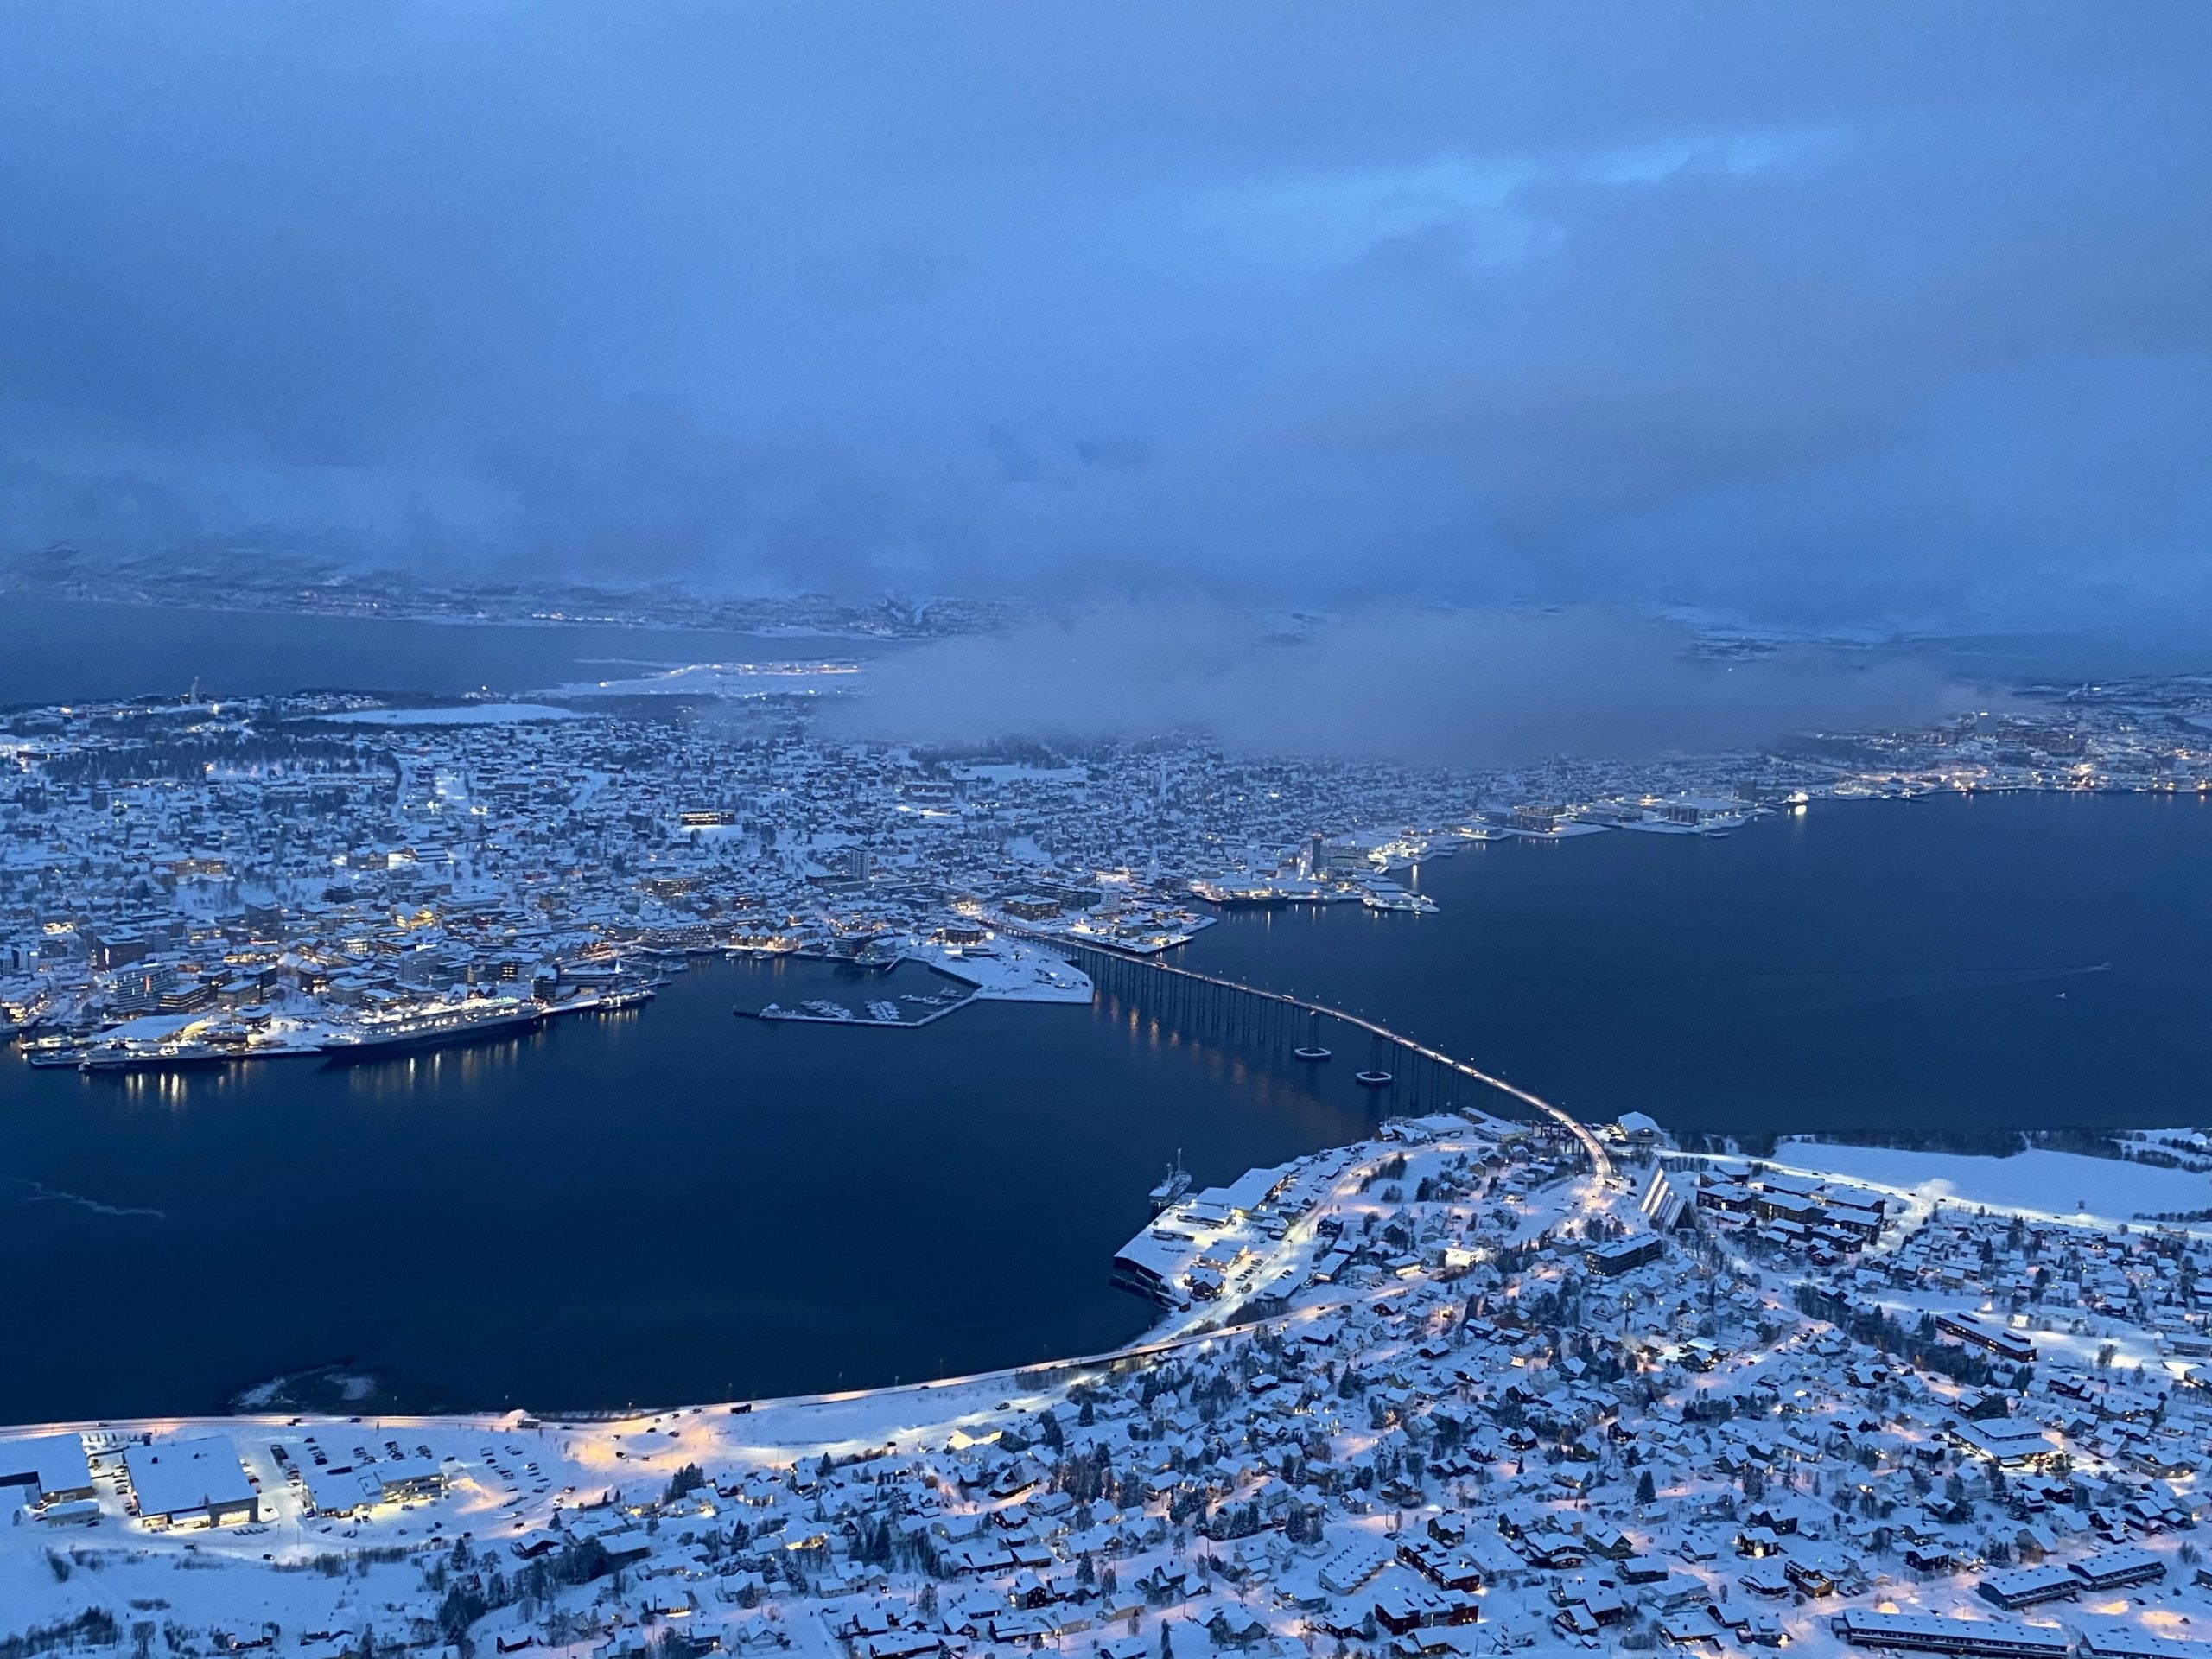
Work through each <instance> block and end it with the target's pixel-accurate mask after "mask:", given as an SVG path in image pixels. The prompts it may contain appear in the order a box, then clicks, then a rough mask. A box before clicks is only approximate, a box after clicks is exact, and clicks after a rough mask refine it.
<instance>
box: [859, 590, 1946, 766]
mask: <svg viewBox="0 0 2212 1659" xmlns="http://www.w3.org/2000/svg"><path fill="white" fill-rule="evenodd" d="M1690 643H1691V641H1690V638H1689V635H1688V633H1687V632H1686V631H1684V630H1682V629H1681V628H1679V627H1677V626H1672V625H1669V624H1665V623H1661V622H1654V621H1649V620H1643V619H1638V618H1634V617H1630V616H1624V615H1621V614H1618V613H1611V612H1604V611H1568V612H1554V613H1535V614H1530V613H1519V612H1509V611H1454V612H1434V611H1426V612H1424V611H1411V610H1393V609H1384V608H1380V607H1377V608H1373V609H1368V610H1363V611H1360V612H1357V613H1352V614H1350V615H1347V616H1344V617H1341V618H1338V619H1335V620H1330V621H1326V622H1323V623H1319V624H1316V625H1313V626H1308V627H1305V628H1302V629H1300V630H1299V631H1296V632H1286V631H1285V630H1283V629H1282V628H1281V627H1280V626H1269V625H1268V624H1267V623H1265V622H1264V621H1262V620H1260V619H1257V618H1255V617H1253V616H1251V615H1249V614H1247V613H1238V612H1234V611H1230V610H1225V609H1221V608H1217V607H1206V606H1203V605H1166V604H1162V605H1156V606H1122V607H1111V608H1106V609H1100V610H1094V611H1090V612H1087V613H1084V614H1082V615H1081V616H1078V617H1076V618H1073V619H1071V620H1065V621H1058V622H1052V623H1047V624H1040V625H1039V626H1033V627H1030V628H1026V629H1022V630H1019V631H1016V632H1011V633H1007V634H1001V635H996V636H991V637H988V638H976V639H949V640H944V641H942V642H939V643H937V644H933V645H925V646H922V647H919V648H918V649H916V650H913V651H911V652H898V653H894V654H892V655H889V656H887V657H884V658H878V659H876V660H874V661H873V662H871V664H869V669H868V694H867V696H864V697H861V698H857V699H855V701H854V702H851V703H850V704H849V705H847V706H845V707H844V708H843V709H842V710H840V712H839V714H838V715H837V719H838V720H839V721H841V722H842V725H843V727H844V728H845V729H847V730H849V731H850V732H851V733H852V734H854V735H856V736H869V737H877V738H887V739H892V740H896V741H914V742H941V743H972V742H976V741H988V740H991V739H995V738H1001V737H1025V738H1040V739H1045V740H1048V741H1049V740H1058V741H1084V740H1091V739H1098V738H1106V737H1128V736H1141V735H1147V734H1157V733H1166V732H1198V733H1203V734H1206V735H1209V736H1211V737H1212V738H1214V739H1216V740H1217V741H1220V742H1222V743H1223V744H1224V746H1226V747H1230V748H1231V749H1235V750H1239V751H1254V752H1264V753H1307V754H1315V755H1326V756H1332V757H1338V758H1347V759H1356V758H1371V759H1388V760H1401V761H1411V762H1416V763H1425V764H1433V765H1447V766H1510V765H1514V764H1517V763H1520V762H1522V761H1526V760H1531V759H1534V758H1536V757H1538V756H1541V755H1545V754H1554V753H1575V754H1583V755H1591V756H1620V757H1635V756H1639V755H1649V754H1654V753H1664V752H1667V751H1669V750H1702V749H1712V748H1717V747H1731V746H1735V745H1742V744H1751V743H1763V742H1767V741H1771V740H1772V739H1774V738H1776V737H1777V736H1779V735H1781V734H1783V733H1785V732H1789V731H1792V730H1797V729H1802V728H1808V727H1852V726H1862V725H1877V724H1888V723H1891V722H1899V721H1914V720H1924V719H1928V718H1929V717H1932V716H1934V715H1938V714H1940V713H1942V712H1943V711H1945V710H1946V709H1949V708H1952V707H1955V706H1958V705H1959V704H1960V703H1961V702H1962V701H1963V693H1962V692H1961V691H1960V690H1958V689H1957V688H1955V687H1954V686H1952V685H1951V684H1949V683H1948V682H1947V681H1946V680H1945V679H1944V677H1942V674H1941V673H1939V672H1938V671H1936V669H1935V668H1934V667H1933V666H1932V665H1929V664H1921V663H1915V662H1910V661H1898V660H1891V659H1877V658H1867V657H1860V656H1847V655H1844V654H1840V653H1836V652H1827V651H1812V650H1806V651H1794V652H1782V653H1777V654H1776V655H1773V656H1769V657H1764V658H1758V659H1755V660H1751V661H1745V662H1738V663H1733V664H1727V663H1716V662H1711V661H1705V660H1699V659H1696V658H1693V657H1691V656H1690V655H1689V654H1688V646H1689V645H1690Z"/></svg>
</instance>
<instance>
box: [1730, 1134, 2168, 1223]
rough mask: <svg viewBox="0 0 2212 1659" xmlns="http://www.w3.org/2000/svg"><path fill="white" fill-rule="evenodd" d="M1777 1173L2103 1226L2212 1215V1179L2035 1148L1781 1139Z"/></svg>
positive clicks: (1777, 1153) (2142, 1165)
mask: <svg viewBox="0 0 2212 1659" xmlns="http://www.w3.org/2000/svg"><path fill="white" fill-rule="evenodd" d="M1765 1161H1768V1162H1770V1163H1771V1164H1773V1165H1774V1166H1776V1167H1777V1168H1783V1169H1789V1170H1796V1171H1800V1172H1802V1173H1807V1174H1817V1175H1834V1176H1840V1177H1841V1178H1843V1179H1847V1180H1853V1181H1857V1182H1859V1183H1860V1184H1862V1185H1870V1186H1874V1187H1877V1188H1882V1189H1886V1190H1888V1191H1890V1192H1895V1193H1898V1194H1900V1195H1904V1194H1910V1195H1914V1196H1917V1197H1922V1198H1930V1199H1936V1198H1940V1199H1944V1200H1948V1201H1949V1202H1951V1203H1955V1204H1965V1205H1986V1206H1987V1207H1988V1208H1990V1209H1993V1210H2007V1211H2018V1212H2019V1213H2020V1214H2023V1215H2026V1216H2031V1217H2051V1218H2054V1219H2061V1220H2075V1221H2080V1220H2087V1221H2093V1222H2102V1223H2115V1224H2116V1223H2120V1222H2134V1221H2138V1220H2140V1219H2141V1218H2142V1217H2145V1216H2152V1215H2158V1214H2163V1213H2179V1212H2186V1211H2193V1210H2207V1209H2212V1179H2208V1178H2207V1177H2205V1176H2203V1175H2201V1174H2197V1173H2194V1172H2192V1171H2189V1170H2182V1169H2162V1168H2159V1167H2158V1166H2155V1165H2151V1164H2140V1163H2131V1162H2123V1161H2122V1160H2119V1159H2116V1158H2091V1157H2088V1156H2085V1155H2083V1154H2080V1153H2072V1152H2051V1151H2048V1150H2046V1149H2044V1148H2043V1147H2033V1148H2031V1149H2030V1150H2028V1151H2026V1152H2019V1153H2015V1154H2012V1156H2011V1157H2009V1158H1981V1157H1974V1156H1971V1155H1968V1154H1961V1153H1948V1152H1912V1151H1906V1150H1904V1149H1901V1148H1898V1147H1848V1146H1838V1145H1834V1144H1833V1143H1830V1142H1827V1141H1794V1140H1793V1141H1783V1142H1782V1143H1781V1144H1780V1145H1779V1146H1777V1147H1776V1148H1775V1155H1774V1156H1773V1158H1771V1159H1770V1160H1765Z"/></svg>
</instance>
